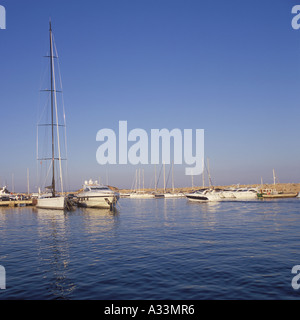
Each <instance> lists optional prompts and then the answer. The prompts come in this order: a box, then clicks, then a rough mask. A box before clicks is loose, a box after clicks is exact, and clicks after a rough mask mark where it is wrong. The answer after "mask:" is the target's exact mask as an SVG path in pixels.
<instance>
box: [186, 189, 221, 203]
mask: <svg viewBox="0 0 300 320" xmlns="http://www.w3.org/2000/svg"><path fill="white" fill-rule="evenodd" d="M185 196H186V197H187V198H188V200H190V201H200V202H207V201H221V200H222V197H221V195H220V192H219V191H217V190H214V189H200V190H197V191H195V192H193V193H187V194H186V195H185Z"/></svg>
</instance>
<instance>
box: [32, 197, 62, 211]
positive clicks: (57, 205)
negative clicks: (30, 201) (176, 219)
mask: <svg viewBox="0 0 300 320" xmlns="http://www.w3.org/2000/svg"><path fill="white" fill-rule="evenodd" d="M66 206H67V201H66V198H65V197H55V198H38V199H37V204H36V207H37V208H41V209H58V210H64V209H65V208H66Z"/></svg>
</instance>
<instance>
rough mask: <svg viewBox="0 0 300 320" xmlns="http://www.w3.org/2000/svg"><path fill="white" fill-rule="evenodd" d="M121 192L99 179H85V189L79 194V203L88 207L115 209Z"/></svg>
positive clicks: (80, 205)
mask: <svg viewBox="0 0 300 320" xmlns="http://www.w3.org/2000/svg"><path fill="white" fill-rule="evenodd" d="M119 197H120V195H119V193H118V192H115V191H113V190H111V189H110V188H109V187H108V186H104V185H100V184H98V182H97V181H95V182H94V181H92V180H89V181H85V183H84V185H83V189H82V191H81V192H79V193H78V194H77V205H78V206H79V207H86V208H103V209H105V208H109V209H111V210H112V209H113V208H114V207H115V205H116V204H117V202H118V200H119Z"/></svg>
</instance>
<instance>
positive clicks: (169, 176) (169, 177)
mask: <svg viewBox="0 0 300 320" xmlns="http://www.w3.org/2000/svg"><path fill="white" fill-rule="evenodd" d="M171 168H172V167H171V166H170V169H169V173H168V178H167V182H166V188H167V187H168V182H169V178H170V172H171Z"/></svg>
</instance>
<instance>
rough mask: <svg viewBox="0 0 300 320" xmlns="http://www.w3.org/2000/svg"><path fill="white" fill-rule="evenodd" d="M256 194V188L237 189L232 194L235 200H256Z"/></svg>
mask: <svg viewBox="0 0 300 320" xmlns="http://www.w3.org/2000/svg"><path fill="white" fill-rule="evenodd" d="M257 193H258V189H257V188H238V189H236V190H235V191H234V192H233V194H234V196H235V198H236V199H237V200H249V199H256V198H257Z"/></svg>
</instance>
